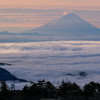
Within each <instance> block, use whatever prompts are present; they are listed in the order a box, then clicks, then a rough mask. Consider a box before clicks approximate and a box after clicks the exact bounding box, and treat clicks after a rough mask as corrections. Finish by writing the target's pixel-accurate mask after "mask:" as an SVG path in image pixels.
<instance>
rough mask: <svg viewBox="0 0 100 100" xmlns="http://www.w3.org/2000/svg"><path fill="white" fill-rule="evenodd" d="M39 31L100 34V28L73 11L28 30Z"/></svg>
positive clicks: (62, 33)
mask: <svg viewBox="0 0 100 100" xmlns="http://www.w3.org/2000/svg"><path fill="white" fill-rule="evenodd" d="M34 32H38V33H39V34H45V35H65V36H67V35H71V36H73V35H100V29H98V28H96V27H94V26H93V25H91V24H89V23H88V22H86V21H84V20H83V19H81V18H80V17H78V16H77V15H75V14H73V13H68V14H66V15H64V16H62V17H61V18H59V19H57V20H54V21H52V22H50V23H48V24H46V25H43V26H41V27H38V28H35V29H32V30H29V31H27V32H26V33H27V34H28V33H34Z"/></svg>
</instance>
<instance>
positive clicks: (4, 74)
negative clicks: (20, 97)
mask: <svg viewBox="0 0 100 100" xmlns="http://www.w3.org/2000/svg"><path fill="white" fill-rule="evenodd" d="M14 80H15V81H19V82H27V81H26V80H24V79H19V78H17V77H15V76H13V75H12V74H11V73H10V72H8V71H7V70H6V69H4V68H0V81H14Z"/></svg>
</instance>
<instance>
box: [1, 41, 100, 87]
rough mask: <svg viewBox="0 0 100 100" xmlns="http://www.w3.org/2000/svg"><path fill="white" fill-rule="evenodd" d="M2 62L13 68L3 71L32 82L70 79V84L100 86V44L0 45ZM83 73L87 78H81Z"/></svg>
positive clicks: (92, 42) (95, 42) (96, 42)
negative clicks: (90, 82) (96, 82)
mask: <svg viewBox="0 0 100 100" xmlns="http://www.w3.org/2000/svg"><path fill="white" fill-rule="evenodd" d="M0 62H5V63H10V64H12V66H2V67H3V68H5V69H7V70H8V71H10V72H11V73H12V74H13V73H14V72H15V75H16V76H17V77H18V78H23V79H27V80H29V81H30V80H32V81H35V82H36V81H37V80H39V79H41V78H42V79H43V78H45V79H46V80H50V81H52V82H53V80H54V79H58V78H59V80H60V81H61V80H62V79H63V78H66V76H67V78H68V80H70V81H72V82H76V83H78V84H80V85H83V84H85V83H87V82H89V81H99V82H100V80H99V78H98V77H99V76H100V72H99V70H100V68H99V66H100V42H99V41H50V42H49V41H48V42H26V43H0ZM80 72H85V73H86V74H87V76H86V77H82V76H80V75H79V73H80ZM67 74H72V76H71V75H67Z"/></svg>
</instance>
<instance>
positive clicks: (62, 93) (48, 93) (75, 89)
mask: <svg viewBox="0 0 100 100" xmlns="http://www.w3.org/2000/svg"><path fill="white" fill-rule="evenodd" d="M30 83H31V85H30V86H27V85H25V86H24V88H23V89H22V90H15V91H14V90H9V88H8V86H7V84H6V83H5V82H1V91H0V100H40V98H62V100H100V84H99V83H95V82H90V83H88V84H85V86H84V87H83V89H81V88H80V87H79V86H78V85H77V84H76V83H71V82H65V81H64V80H63V81H62V83H61V85H59V88H56V87H55V86H54V85H53V84H52V83H51V82H49V81H47V82H46V81H45V80H39V81H38V82H37V83H34V82H30Z"/></svg>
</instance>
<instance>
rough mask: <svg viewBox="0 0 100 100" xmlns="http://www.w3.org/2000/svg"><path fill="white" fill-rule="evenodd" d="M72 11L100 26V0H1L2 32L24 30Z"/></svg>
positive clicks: (0, 21) (0, 29) (0, 22)
mask: <svg viewBox="0 0 100 100" xmlns="http://www.w3.org/2000/svg"><path fill="white" fill-rule="evenodd" d="M64 12H68V13H70V12H72V13H75V14H77V15H78V16H79V17H81V18H82V19H84V20H85V21H88V22H89V23H91V24H92V25H94V26H96V27H98V28H100V0H9V1H8V0H0V32H1V31H9V32H18V33H20V32H23V31H26V30H30V29H33V28H36V27H39V26H42V25H44V24H46V23H49V22H51V21H52V20H55V19H57V18H59V17H61V16H62V15H63V13H64Z"/></svg>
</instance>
